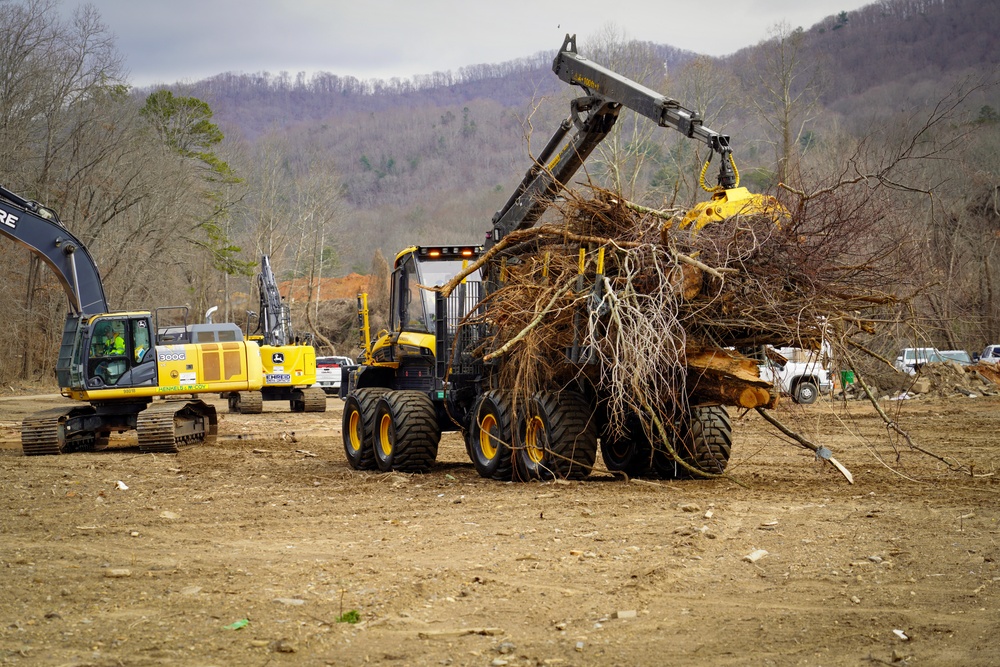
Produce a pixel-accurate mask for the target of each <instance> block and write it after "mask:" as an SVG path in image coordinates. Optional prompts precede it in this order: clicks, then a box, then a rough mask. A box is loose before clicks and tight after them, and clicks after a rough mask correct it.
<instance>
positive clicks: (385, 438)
mask: <svg viewBox="0 0 1000 667" xmlns="http://www.w3.org/2000/svg"><path fill="white" fill-rule="evenodd" d="M391 428H392V415H388V414H385V415H382V421H380V422H379V424H378V446H379V447H381V448H382V453H383V454H385V455H386V456H389V455H390V454H392V443H391V442H390V441H389V430H390V429H391Z"/></svg>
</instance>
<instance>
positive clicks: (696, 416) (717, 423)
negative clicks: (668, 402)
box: [653, 405, 733, 479]
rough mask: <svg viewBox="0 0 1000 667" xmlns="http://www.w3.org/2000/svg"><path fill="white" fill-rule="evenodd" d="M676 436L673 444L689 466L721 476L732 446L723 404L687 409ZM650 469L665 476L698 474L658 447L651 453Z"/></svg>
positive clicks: (680, 476) (681, 477) (693, 475)
mask: <svg viewBox="0 0 1000 667" xmlns="http://www.w3.org/2000/svg"><path fill="white" fill-rule="evenodd" d="M677 436H678V437H676V438H675V439H674V442H673V446H674V448H675V449H676V451H677V453H678V455H680V457H681V459H683V461H684V462H685V463H687V464H688V465H689V466H691V467H692V468H695V469H696V470H701V471H702V472H706V473H709V474H712V475H721V474H722V473H723V472H725V471H726V466H727V465H728V463H729V454H730V451H731V450H732V446H733V424H732V422H731V421H730V419H729V413H728V412H727V411H726V408H725V407H724V406H721V405H699V406H696V407H693V408H691V411H690V413H689V414H688V416H687V417H686V418H685V419H683V420H681V422H680V423H679V424H678V426H677ZM653 468H654V469H655V470H656V471H657V472H658V473H659V474H660V475H661V476H662V477H666V478H668V479H669V478H675V479H688V478H691V477H697V476H698V475H696V474H695V473H692V472H690V471H689V470H687V469H686V468H684V467H683V466H681V465H679V464H678V463H677V462H676V461H674V459H673V457H672V456H671V455H670V454H668V453H667V452H663V451H660V450H657V451H655V452H654V454H653Z"/></svg>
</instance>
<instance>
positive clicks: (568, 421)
mask: <svg viewBox="0 0 1000 667" xmlns="http://www.w3.org/2000/svg"><path fill="white" fill-rule="evenodd" d="M593 412H594V411H593V409H592V406H591V405H590V402H589V401H588V400H587V399H586V398H584V397H583V396H581V395H580V394H577V393H575V392H570V391H562V392H558V393H550V392H539V393H537V394H535V395H534V396H533V397H532V398H531V400H529V401H528V405H527V408H526V410H525V412H524V414H523V415H522V416H521V417H520V418H519V419H518V423H517V428H516V429H515V444H516V451H515V454H514V461H515V476H516V478H517V479H518V480H520V481H529V480H536V479H541V480H546V479H583V478H585V477H587V476H588V475H589V474H590V472H591V471H592V470H593V468H594V461H595V460H596V459H597V428H596V426H595V424H594V417H593Z"/></svg>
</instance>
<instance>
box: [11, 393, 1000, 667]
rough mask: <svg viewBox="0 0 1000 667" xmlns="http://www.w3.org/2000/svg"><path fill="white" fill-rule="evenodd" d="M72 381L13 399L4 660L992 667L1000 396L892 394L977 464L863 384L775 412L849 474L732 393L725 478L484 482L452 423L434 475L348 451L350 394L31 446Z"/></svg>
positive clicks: (998, 603)
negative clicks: (27, 441) (169, 444)
mask: <svg viewBox="0 0 1000 667" xmlns="http://www.w3.org/2000/svg"><path fill="white" fill-rule="evenodd" d="M64 400H65V399H61V398H59V397H51V396H50V397H40V396H34V397H30V396H29V397H11V398H3V399H0V664H11V665H79V666H82V665H95V666H104V665H109V666H110V665H162V664H169V665H237V664H238V665H247V666H250V665H253V666H258V665H361V664H368V663H371V664H392V665H490V666H499V665H663V664H672V665H868V664H896V665H966V666H967V665H997V664H1000V632H998V630H1000V609H998V607H1000V567H998V560H1000V547H998V544H997V540H998V533H1000V526H998V523H997V522H998V518H1000V482H998V478H997V477H996V476H994V475H993V473H994V472H995V471H996V470H997V468H998V467H1000V448H998V438H997V432H998V427H1000V397H976V398H966V397H952V398H933V399H918V400H908V401H895V402H886V403H885V406H886V409H887V410H889V411H890V414H891V415H892V416H893V417H894V418H897V419H898V423H899V424H900V425H901V426H902V427H903V428H905V429H906V430H907V431H908V432H909V433H910V434H911V435H912V437H913V438H914V440H915V442H916V443H917V444H919V445H920V446H922V447H924V448H926V449H928V450H930V451H931V452H933V453H935V454H938V455H941V456H946V457H950V458H952V459H954V461H956V462H958V463H960V464H962V465H965V466H971V467H972V470H973V472H974V474H975V476H969V475H968V474H961V473H958V472H952V471H949V470H948V468H947V466H945V465H944V464H943V463H941V462H939V461H937V460H935V459H934V458H932V457H930V456H928V455H925V454H921V453H918V452H915V451H913V450H911V449H909V448H907V447H906V445H905V443H897V448H896V449H894V448H893V446H892V443H890V442H889V441H888V440H887V439H886V429H885V427H884V425H883V424H882V422H881V420H880V419H879V418H878V417H877V416H876V415H875V413H874V411H873V410H872V409H871V407H870V406H867V407H866V405H865V404H864V403H861V402H857V401H853V402H850V403H846V404H845V403H843V402H834V401H831V400H828V399H827V400H821V401H820V402H818V403H816V404H814V405H811V406H793V405H791V404H789V405H788V406H786V407H782V408H780V409H779V410H778V411H777V415H778V417H779V418H780V419H782V420H783V421H785V422H786V423H788V424H790V425H792V426H793V427H794V428H796V429H797V430H798V431H800V432H801V433H803V434H804V435H806V436H808V437H810V438H812V439H814V440H815V441H816V442H817V443H819V444H822V445H824V446H826V447H828V448H829V449H831V450H832V451H833V454H834V456H835V457H836V458H837V459H838V460H839V461H840V462H841V463H843V464H844V466H846V467H847V468H848V469H849V470H850V471H851V472H852V473H853V475H854V480H855V483H854V484H853V485H851V484H848V483H847V481H846V480H845V479H844V477H843V476H841V474H840V473H838V472H837V471H836V470H835V469H834V468H833V467H831V466H830V465H828V464H827V463H825V462H823V461H819V460H817V459H816V457H815V456H814V454H813V453H812V452H810V451H806V450H805V449H802V448H799V447H796V446H793V445H791V444H789V443H788V442H787V440H786V439H784V438H782V437H780V436H778V435H776V433H775V432H774V430H773V428H772V427H770V426H768V425H767V424H766V423H765V422H764V421H763V420H762V419H761V418H760V417H759V416H757V415H755V414H750V415H742V416H741V415H737V414H735V412H733V416H734V432H735V435H734V441H735V444H734V448H733V458H732V460H731V465H730V471H731V475H732V477H731V479H721V480H711V481H704V480H699V481H684V482H675V481H669V482H662V481H661V482H653V481H631V482H629V481H625V480H623V479H615V478H613V477H611V476H610V475H608V474H607V473H606V472H602V471H601V470H598V471H597V472H595V474H594V475H593V476H592V477H591V479H589V480H587V481H584V482H572V483H544V484H540V483H531V484H513V483H507V484H504V483H497V482H489V481H485V480H482V479H480V478H479V477H478V476H477V475H476V472H475V470H474V468H473V467H472V464H471V463H470V462H468V460H467V458H466V456H465V451H464V447H463V445H462V442H461V440H460V438H459V437H458V436H457V435H455V434H448V435H446V436H445V437H444V439H443V440H442V446H441V451H440V455H439V462H438V464H437V465H436V466H435V467H434V469H433V470H432V471H431V472H430V473H429V474H426V475H415V476H411V475H402V474H377V473H362V472H355V471H352V470H351V469H350V468H348V466H347V464H346V461H345V458H344V454H343V449H342V445H341V439H340V417H341V407H342V403H341V402H340V401H339V400H337V399H331V400H330V401H329V404H328V410H327V412H326V413H323V414H318V415H317V414H306V415H303V414H291V413H288V412H286V411H285V409H286V407H287V406H286V405H284V404H270V403H269V404H265V412H264V413H263V414H260V415H230V414H228V413H226V409H225V405H224V403H223V402H222V401H213V402H214V403H215V404H216V406H217V408H218V409H219V413H220V424H219V425H220V438H219V442H218V443H216V444H214V445H202V446H197V447H192V448H189V449H185V450H184V451H182V452H181V453H180V454H178V455H154V454H142V453H140V452H139V451H138V449H137V448H135V446H134V444H133V445H130V444H129V441H128V440H127V439H120V440H113V441H112V447H111V449H109V450H107V451H104V452H99V453H78V454H72V455H66V456H60V457H36V458H27V457H24V456H22V455H21V451H20V441H19V431H18V429H19V425H20V420H21V418H22V417H23V416H24V415H25V414H27V413H28V412H33V411H35V410H40V409H45V408H47V407H51V406H54V405H57V404H59V403H61V402H63V401H64ZM133 437H134V436H133ZM132 442H133V443H134V440H133V441H132ZM757 550H765V551H766V552H767V554H766V555H764V556H763V557H761V558H760V559H759V560H757V561H756V562H750V561H749V560H747V559H746V557H747V556H749V555H750V554H751V553H753V552H755V551H757ZM351 612H356V617H357V621H358V622H355V623H351V622H338V619H339V618H344V620H350V619H351V617H352V616H355V614H353V613H351ZM241 626H242V627H241Z"/></svg>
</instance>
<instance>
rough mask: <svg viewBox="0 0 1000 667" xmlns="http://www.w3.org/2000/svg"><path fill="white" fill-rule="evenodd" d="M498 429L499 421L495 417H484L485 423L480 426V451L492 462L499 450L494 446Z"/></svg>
mask: <svg viewBox="0 0 1000 667" xmlns="http://www.w3.org/2000/svg"><path fill="white" fill-rule="evenodd" d="M496 428H497V419H496V417H494V416H493V415H486V416H485V417H483V422H482V423H481V424H480V425H479V450H480V451H481V452H482V453H483V456H485V457H486V458H487V459H488V460H490V461H492V460H493V459H494V458H495V457H496V455H497V448H496V447H494V446H493V433H494V432H495V431H496Z"/></svg>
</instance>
